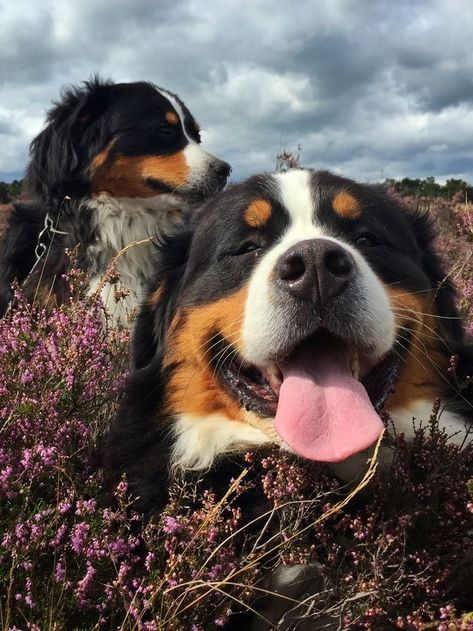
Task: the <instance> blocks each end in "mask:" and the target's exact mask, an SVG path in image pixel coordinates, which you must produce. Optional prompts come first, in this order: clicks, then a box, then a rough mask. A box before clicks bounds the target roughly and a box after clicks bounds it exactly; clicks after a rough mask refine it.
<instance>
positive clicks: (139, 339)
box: [132, 223, 193, 368]
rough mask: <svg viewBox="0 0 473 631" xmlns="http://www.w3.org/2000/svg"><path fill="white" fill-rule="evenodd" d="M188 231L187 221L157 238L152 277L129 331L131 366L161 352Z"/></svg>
mask: <svg viewBox="0 0 473 631" xmlns="http://www.w3.org/2000/svg"><path fill="white" fill-rule="evenodd" d="M192 235H193V229H192V225H191V224H190V223H189V224H187V225H186V226H183V227H182V228H181V229H180V230H179V231H178V232H177V233H175V234H173V235H172V236H161V237H159V239H158V244H157V252H156V265H155V275H154V279H153V280H152V281H151V283H150V288H149V291H148V294H147V296H146V298H145V300H144V302H143V304H142V306H141V309H140V312H139V314H138V317H137V319H136V324H135V328H134V332H133V345H132V362H133V367H134V368H142V367H143V366H146V365H148V364H149V363H150V362H151V361H152V360H153V359H154V358H156V357H158V358H159V357H161V356H162V353H163V352H164V344H165V340H166V335H167V332H168V329H169V326H170V324H171V322H172V319H173V317H174V315H175V312H176V305H177V301H178V298H179V293H180V291H181V286H182V281H183V278H184V272H185V268H186V264H187V260H188V256H189V250H190V245H191V241H192Z"/></svg>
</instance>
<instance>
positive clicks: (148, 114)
mask: <svg viewBox="0 0 473 631" xmlns="http://www.w3.org/2000/svg"><path fill="white" fill-rule="evenodd" d="M30 153H31V161H30V164H29V166H28V169H27V172H26V177H25V181H24V197H25V198H27V199H32V200H33V201H32V202H24V203H23V202H21V203H17V204H15V205H14V207H13V209H12V211H11V213H10V216H9V221H8V226H7V229H6V234H5V236H4V238H3V242H2V244H1V245H0V314H1V313H4V312H5V310H6V308H7V305H8V303H9V301H10V299H11V290H10V284H11V282H12V281H13V280H16V281H18V282H20V283H24V290H25V292H26V294H27V295H29V296H30V297H35V298H36V299H37V300H38V301H40V302H41V301H42V302H46V301H48V300H49V299H50V298H51V297H54V298H56V299H58V300H59V301H61V300H63V299H64V297H65V296H64V292H65V284H64V281H63V279H62V276H63V274H64V273H65V272H66V271H67V269H68V266H69V258H68V257H67V256H66V255H65V253H64V250H65V249H66V248H69V249H71V248H75V247H76V246H77V247H78V254H77V256H78V265H79V266H80V267H81V268H83V269H85V270H86V271H87V272H88V273H89V274H90V276H91V284H90V291H91V292H92V291H94V290H95V289H96V288H97V287H98V286H99V284H100V286H101V279H102V276H103V274H104V273H105V272H106V270H107V269H108V266H109V265H110V264H111V262H112V261H113V260H114V259H115V257H117V255H118V254H119V253H120V252H121V254H120V256H119V257H118V260H117V269H118V272H119V274H120V277H121V284H122V287H123V288H124V289H126V290H127V291H130V293H129V295H128V296H127V297H126V298H125V301H124V303H123V304H122V308H120V309H118V312H117V313H116V311H117V308H116V304H115V302H114V300H113V292H112V291H111V289H110V286H108V285H107V286H106V287H105V288H104V289H103V291H102V295H103V299H104V302H105V303H106V304H107V306H108V307H109V310H110V311H112V312H114V313H113V315H114V316H115V319H116V320H122V321H123V322H126V321H127V316H128V314H129V312H130V311H131V310H133V309H134V308H135V307H137V305H138V304H139V302H140V300H141V298H142V292H143V290H144V288H145V287H146V284H147V280H148V277H149V276H150V274H151V273H152V271H153V266H152V252H153V250H154V248H153V246H151V245H150V244H149V243H146V242H145V243H137V242H139V241H144V240H146V239H147V238H149V237H155V236H156V235H159V234H161V233H162V232H163V231H164V232H169V231H170V229H171V228H172V226H173V225H174V224H175V223H176V222H178V221H179V217H180V215H181V213H182V212H183V211H185V210H186V209H187V208H189V207H191V206H195V205H196V204H199V203H201V202H202V200H203V199H205V198H206V197H208V196H209V195H211V194H213V193H215V192H217V191H219V190H221V189H222V188H223V187H224V185H225V183H226V181H227V178H228V175H229V173H230V166H229V165H228V164H227V163H226V162H224V161H223V160H220V159H219V158H216V157H215V156H213V155H212V154H210V153H208V152H207V151H205V150H204V149H203V148H202V146H201V144H200V133H199V127H198V125H197V123H196V121H195V120H194V118H193V117H192V115H191V113H190V112H189V110H188V109H187V107H186V106H185V105H184V103H183V102H182V101H181V100H180V99H179V98H178V97H177V96H176V95H175V94H172V93H171V92H168V91H167V90H164V89H162V88H158V87H157V86H155V85H153V84H151V83H145V82H137V83H112V82H110V81H101V80H99V79H93V80H91V81H89V82H86V83H85V84H84V86H82V87H78V88H74V87H73V88H70V89H68V90H66V91H65V92H64V93H63V94H62V98H61V100H60V101H59V102H58V103H56V104H55V105H54V107H53V108H52V109H51V110H50V112H49V114H48V117H47V124H46V127H45V129H44V130H43V131H42V132H41V133H40V134H39V135H38V136H37V137H36V138H35V139H34V140H33V142H32V144H31V149H30ZM132 243H135V245H133V246H131V245H130V244H132ZM127 246H130V247H129V248H127ZM124 248H127V250H126V251H125V252H123V249H124Z"/></svg>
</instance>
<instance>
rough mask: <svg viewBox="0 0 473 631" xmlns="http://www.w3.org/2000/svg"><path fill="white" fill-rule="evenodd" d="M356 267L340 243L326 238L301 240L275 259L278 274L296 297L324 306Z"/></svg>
mask: <svg viewBox="0 0 473 631" xmlns="http://www.w3.org/2000/svg"><path fill="white" fill-rule="evenodd" d="M354 271H355V261H354V259H353V257H352V255H351V254H350V252H349V251H348V250H347V249H345V248H344V247H343V246H341V245H338V244H337V243H335V242H333V241H329V240H328V239H310V240H307V241H301V242H299V243H297V244H296V245H293V246H292V247H291V248H289V249H288V250H287V251H286V252H285V253H284V254H283V255H281V257H280V258H279V260H278V263H277V265H276V273H277V277H278V279H279V280H280V281H282V283H283V284H284V287H285V288H286V289H287V291H289V293H290V294H292V295H293V296H294V297H295V298H298V299H300V300H312V301H313V302H314V303H317V304H318V306H320V307H323V306H324V305H325V304H326V303H327V302H328V301H329V300H331V299H332V298H334V297H335V296H338V295H339V294H341V293H342V292H343V291H344V290H345V288H346V286H347V285H348V282H349V280H350V279H351V277H352V276H353V274H354Z"/></svg>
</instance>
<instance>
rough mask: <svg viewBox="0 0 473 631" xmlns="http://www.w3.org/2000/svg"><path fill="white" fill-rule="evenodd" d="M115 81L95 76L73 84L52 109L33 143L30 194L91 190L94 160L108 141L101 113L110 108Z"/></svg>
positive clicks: (55, 196)
mask: <svg viewBox="0 0 473 631" xmlns="http://www.w3.org/2000/svg"><path fill="white" fill-rule="evenodd" d="M112 93H113V84H112V83H111V82H107V81H102V80H100V79H99V78H98V77H94V78H93V79H91V80H90V81H87V82H85V83H84V86H83V87H81V88H74V87H71V88H69V89H67V90H65V91H64V92H63V93H62V95H61V101H59V102H57V103H55V105H54V107H53V108H52V109H51V110H50V111H49V112H48V116H47V120H46V122H47V125H46V128H45V129H44V130H43V131H42V132H41V133H40V134H38V136H36V138H35V139H34V140H33V141H32V143H31V145H30V156H31V161H30V164H29V165H28V168H27V171H26V176H25V180H24V184H23V188H24V192H25V193H26V194H27V195H29V196H33V197H36V196H40V197H42V198H43V199H45V200H46V202H54V201H55V200H56V201H57V200H59V201H60V200H61V199H62V198H63V197H64V196H65V195H70V196H75V195H81V194H85V193H87V189H88V183H87V178H86V177H85V176H86V174H85V170H86V169H87V167H88V165H89V162H90V160H91V159H92V157H93V156H94V155H96V153H98V152H99V151H100V150H101V149H102V148H103V146H104V145H105V143H106V141H107V128H106V125H104V124H103V121H101V117H102V115H103V114H104V112H106V110H107V109H108V108H109V106H110V103H111V98H112Z"/></svg>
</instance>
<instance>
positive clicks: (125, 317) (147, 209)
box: [86, 194, 183, 325]
mask: <svg viewBox="0 0 473 631" xmlns="http://www.w3.org/2000/svg"><path fill="white" fill-rule="evenodd" d="M86 206H87V208H88V209H89V211H90V213H91V222H92V229H93V232H94V234H95V239H94V241H93V242H92V243H91V244H90V245H89V247H88V248H87V251H86V256H87V259H88V261H89V262H90V264H91V268H90V271H91V284H90V293H94V292H95V291H97V288H99V287H101V296H102V300H103V302H104V305H105V306H106V308H107V311H108V312H109V313H110V315H111V317H112V321H113V322H114V323H118V322H120V323H121V324H124V325H129V316H130V315H131V314H132V312H133V311H134V310H135V309H137V308H138V307H139V305H140V303H141V301H142V299H143V297H144V294H145V291H146V289H147V283H148V280H149V279H150V277H151V275H152V272H153V252H154V249H155V246H154V245H153V241H155V240H156V238H159V237H160V236H161V235H162V234H168V233H170V232H172V230H173V229H174V228H175V226H177V225H178V224H179V223H180V221H181V211H182V210H183V202H182V200H178V199H177V198H176V197H174V196H173V195H159V196H156V197H148V198H144V199H142V198H114V197H110V196H109V195H105V194H101V195H97V196H95V197H93V198H90V199H89V200H87V202H86ZM112 263H115V265H114V267H115V268H116V271H117V272H118V274H119V278H120V280H119V283H117V284H114V285H111V284H110V283H109V282H106V279H104V275H106V273H107V272H108V271H110V266H111V265H112ZM117 290H124V291H125V293H126V292H129V293H128V295H126V296H125V297H122V298H121V299H120V300H119V301H118V302H117V301H116V295H117Z"/></svg>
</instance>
